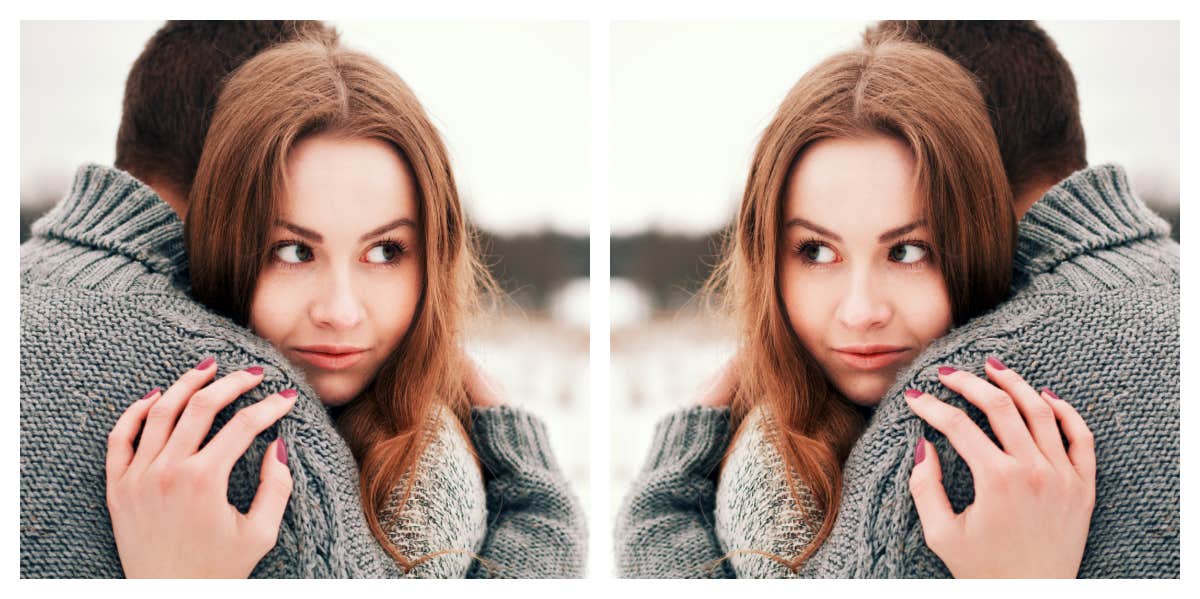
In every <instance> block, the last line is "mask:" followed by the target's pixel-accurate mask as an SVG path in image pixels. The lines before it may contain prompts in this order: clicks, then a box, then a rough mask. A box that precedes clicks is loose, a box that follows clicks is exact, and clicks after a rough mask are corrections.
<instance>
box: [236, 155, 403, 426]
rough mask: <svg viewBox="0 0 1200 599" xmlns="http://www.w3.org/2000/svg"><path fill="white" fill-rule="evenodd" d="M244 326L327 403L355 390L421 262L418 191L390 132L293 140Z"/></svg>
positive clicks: (381, 349) (397, 328) (375, 364)
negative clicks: (381, 137) (384, 136)
mask: <svg viewBox="0 0 1200 599" xmlns="http://www.w3.org/2000/svg"><path fill="white" fill-rule="evenodd" d="M286 168H287V177H288V193H287V194H286V196H285V197H284V198H282V203H281V205H280V210H279V215H280V216H279V220H278V221H277V222H276V223H275V224H274V227H272V229H271V233H270V247H271V257H270V263H269V264H268V265H267V267H266V268H265V269H264V270H263V271H262V274H261V275H259V278H258V282H257V285H256V287H255V290H254V299H253V301H252V304H251V306H250V326H251V328H252V329H253V330H254V332H255V333H257V334H258V335H260V336H262V337H263V338H265V339H267V340H268V341H270V342H271V344H272V345H274V346H275V347H276V348H278V349H279V350H280V352H282V353H283V355H284V356H286V357H287V358H288V360H290V361H291V362H292V363H293V364H296V365H298V366H300V367H301V368H303V369H304V372H305V374H306V375H307V376H306V378H307V379H308V382H309V384H310V385H312V387H313V389H314V390H315V391H316V392H317V394H318V395H319V396H320V397H321V402H322V403H324V404H325V405H342V404H345V403H347V402H349V401H351V400H353V399H354V398H356V397H357V396H358V395H359V394H360V393H362V391H363V390H364V389H365V388H366V387H367V385H368V384H369V383H370V382H371V381H372V380H373V379H374V377H375V374H376V373H377V372H378V371H379V368H380V366H381V365H382V364H383V361H384V360H385V359H386V358H387V357H388V355H389V354H390V353H391V352H392V350H394V349H395V348H396V346H397V345H399V343H400V341H401V340H402V339H403V338H404V334H405V333H406V332H407V331H408V327H409V325H410V324H411V323H412V320H413V315H414V313H415V312H416V307H417V302H418V301H419V299H420V297H421V290H422V286H423V285H424V280H425V272H424V262H423V258H422V250H423V248H422V247H421V235H420V227H421V224H420V223H419V222H418V220H417V217H418V210H417V192H416V187H415V184H414V182H413V176H412V173H411V171H410V170H409V168H408V165H407V163H406V162H405V161H404V160H403V159H402V158H401V157H400V155H399V154H398V153H397V152H396V151H395V150H394V149H393V148H392V147H391V146H390V145H388V144H387V143H385V142H382V141H378V140H371V139H343V138H337V137H331V136H327V135H316V136H312V137H309V138H306V139H304V140H303V141H301V142H300V143H299V144H297V145H296V147H295V148H293V149H292V152H291V154H290V155H289V157H288V163H287V167H286Z"/></svg>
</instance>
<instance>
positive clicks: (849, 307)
mask: <svg viewBox="0 0 1200 599" xmlns="http://www.w3.org/2000/svg"><path fill="white" fill-rule="evenodd" d="M883 285H885V282H884V281H878V280H874V279H873V278H872V277H871V276H870V274H869V273H855V274H854V276H853V277H852V279H851V280H850V282H849V285H848V286H847V288H846V289H845V292H844V294H843V296H842V299H841V302H840V303H839V304H838V309H837V314H836V315H835V317H836V318H837V319H838V322H839V323H841V325H842V326H844V327H846V328H848V329H851V330H855V331H866V330H870V329H873V328H879V327H882V326H884V325H886V324H887V323H888V321H890V320H891V318H892V305H891V300H890V299H889V298H888V294H887V289H884V288H883Z"/></svg>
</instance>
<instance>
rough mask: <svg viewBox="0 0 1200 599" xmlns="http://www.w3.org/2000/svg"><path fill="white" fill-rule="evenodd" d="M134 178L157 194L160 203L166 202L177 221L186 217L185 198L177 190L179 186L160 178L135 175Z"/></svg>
mask: <svg viewBox="0 0 1200 599" xmlns="http://www.w3.org/2000/svg"><path fill="white" fill-rule="evenodd" d="M130 174H133V173H130ZM134 177H136V178H137V179H138V180H139V181H141V182H142V183H145V184H146V185H147V186H148V187H150V189H153V190H154V193H157V194H158V197H160V198H162V201H164V202H166V203H167V205H168V206H170V207H171V209H172V210H174V211H175V214H178V215H179V220H184V218H186V217H187V197H186V196H185V195H184V194H183V192H182V191H181V190H180V189H179V185H177V184H175V183H174V182H171V181H167V180H166V179H163V178H162V177H155V176H146V177H142V176H139V175H136V174H134Z"/></svg>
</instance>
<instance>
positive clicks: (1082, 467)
mask: <svg viewBox="0 0 1200 599" xmlns="http://www.w3.org/2000/svg"><path fill="white" fill-rule="evenodd" d="M1042 397H1044V398H1046V403H1048V404H1049V405H1050V409H1051V410H1053V411H1054V416H1055V417H1056V418H1057V419H1058V422H1059V424H1060V425H1061V426H1062V431H1063V434H1064V435H1066V437H1067V442H1068V443H1070V444H1071V447H1070V449H1069V450H1068V451H1067V456H1068V457H1069V458H1070V459H1071V463H1072V464H1074V466H1075V470H1076V471H1077V472H1079V475H1080V477H1082V478H1083V479H1084V481H1086V482H1087V483H1089V484H1091V485H1093V486H1094V485H1095V484H1096V440H1095V438H1094V437H1093V435H1092V430H1091V429H1090V428H1088V425H1087V422H1084V420H1083V416H1080V415H1079V412H1078V411H1077V410H1076V409H1075V407H1074V406H1072V405H1071V404H1069V403H1067V402H1066V401H1064V400H1062V399H1059V397H1058V396H1057V395H1055V394H1054V392H1053V391H1051V390H1049V389H1042Z"/></svg>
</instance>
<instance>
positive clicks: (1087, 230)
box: [1013, 164, 1171, 277]
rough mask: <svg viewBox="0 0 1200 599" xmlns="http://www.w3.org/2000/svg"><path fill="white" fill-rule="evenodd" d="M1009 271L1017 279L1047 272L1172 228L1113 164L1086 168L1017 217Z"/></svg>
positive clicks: (1164, 234) (1157, 234) (1119, 168)
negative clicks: (1021, 216) (1074, 260)
mask: <svg viewBox="0 0 1200 599" xmlns="http://www.w3.org/2000/svg"><path fill="white" fill-rule="evenodd" d="M1017 228H1018V235H1017V254H1016V259H1015V261H1014V262H1013V268H1014V269H1015V271H1016V274H1017V275H1018V277H1022V276H1023V277H1029V276H1033V275H1036V274H1040V273H1044V272H1047V271H1049V270H1051V269H1053V268H1054V267H1056V266H1058V265H1059V264H1061V263H1063V262H1066V261H1067V260H1070V259H1072V258H1074V257H1076V256H1079V255H1081V254H1085V253H1089V252H1094V251H1096V250H1100V249H1104V248H1110V247H1116V246H1119V245H1124V244H1127V243H1130V242H1133V241H1137V240H1139V239H1147V238H1152V237H1158V236H1166V235H1169V234H1170V232H1171V227H1170V225H1169V224H1167V222H1166V221H1164V220H1163V219H1162V218H1160V217H1159V216H1158V215H1156V214H1154V212H1152V211H1151V210H1150V209H1149V208H1147V207H1146V204H1145V203H1144V202H1142V201H1141V200H1140V199H1138V198H1137V196H1135V195H1133V191H1132V190H1131V189H1130V187H1129V178H1128V177H1126V176H1125V170H1124V169H1123V168H1121V167H1119V166H1116V165H1113V164H1105V165H1101V166H1097V167H1092V168H1086V169H1083V170H1081V171H1077V172H1076V173H1075V174H1073V175H1071V176H1070V177H1067V178H1066V179H1064V180H1062V181H1061V182H1059V184H1058V185H1055V186H1054V187H1052V188H1051V189H1050V191H1048V192H1046V195H1044V196H1042V199H1040V200H1038V201H1037V202H1036V203H1034V205H1033V207H1032V208H1030V209H1029V211H1028V212H1026V213H1025V216H1024V217H1023V218H1022V219H1021V222H1020V223H1019V226H1018V227H1017Z"/></svg>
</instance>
